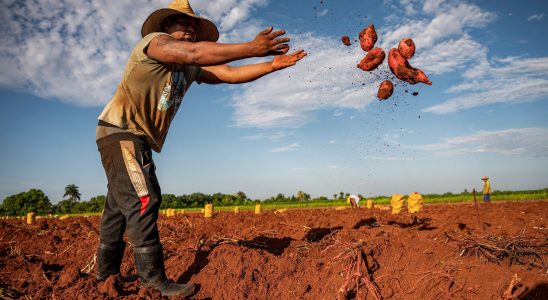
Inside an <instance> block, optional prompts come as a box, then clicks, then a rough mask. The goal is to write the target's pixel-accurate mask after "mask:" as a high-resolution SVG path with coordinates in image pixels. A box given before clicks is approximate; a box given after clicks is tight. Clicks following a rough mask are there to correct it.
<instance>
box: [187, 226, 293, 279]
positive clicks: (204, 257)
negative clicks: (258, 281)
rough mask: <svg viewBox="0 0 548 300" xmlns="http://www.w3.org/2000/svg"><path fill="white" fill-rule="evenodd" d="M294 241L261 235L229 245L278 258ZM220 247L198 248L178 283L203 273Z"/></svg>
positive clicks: (215, 245)
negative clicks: (258, 251) (213, 252)
mask: <svg viewBox="0 0 548 300" xmlns="http://www.w3.org/2000/svg"><path fill="white" fill-rule="evenodd" d="M293 240H294V239H292V238H290V237H283V238H275V237H267V236H263V235H260V236H257V237H255V238H253V239H252V240H238V241H236V242H230V243H229V244H231V245H236V246H242V247H245V248H247V249H257V250H263V251H267V252H269V253H271V254H274V255H276V256H280V255H282V254H283V253H284V251H285V249H286V248H287V247H289V245H290V244H291V241H293ZM220 245H222V243H213V244H211V245H210V246H208V247H207V248H206V249H201V248H198V250H197V251H196V255H195V256H194V262H193V263H192V265H190V266H189V267H188V269H187V270H186V271H185V272H184V273H183V274H181V276H179V278H178V279H177V282H178V283H186V282H189V281H190V278H191V277H192V276H193V275H195V274H198V273H200V271H202V269H203V268H204V267H205V266H207V264H208V263H209V259H208V257H209V255H210V254H211V252H212V251H213V250H214V249H215V248H217V247H218V246H220Z"/></svg>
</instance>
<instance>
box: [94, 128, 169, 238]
mask: <svg viewBox="0 0 548 300" xmlns="http://www.w3.org/2000/svg"><path fill="white" fill-rule="evenodd" d="M97 147H98V150H99V153H100V154H101V162H102V163H103V167H104V169H105V173H106V175H107V180H108V194H107V197H106V201H105V209H104V212H103V216H102V219H101V228H100V243H101V244H104V245H106V246H112V247H117V246H119V245H120V244H122V243H123V236H124V231H125V230H126V229H127V235H128V238H129V241H130V242H131V245H132V247H133V248H137V247H148V246H155V245H159V244H160V237H159V234H158V228H157V226H156V221H157V220H158V211H159V209H160V204H161V202H162V193H161V190H160V185H159V183H158V179H157V178H156V173H155V169H156V167H155V166H154V162H153V160H152V151H151V149H150V147H149V145H148V143H147V142H146V140H145V139H144V138H141V137H138V136H136V135H133V134H130V133H116V134H112V135H109V136H106V137H104V138H102V139H99V140H98V141H97Z"/></svg>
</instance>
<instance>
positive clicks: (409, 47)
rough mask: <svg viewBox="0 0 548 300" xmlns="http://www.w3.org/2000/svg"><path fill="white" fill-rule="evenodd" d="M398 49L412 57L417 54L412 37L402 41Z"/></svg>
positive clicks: (407, 56) (408, 57) (406, 55)
mask: <svg viewBox="0 0 548 300" xmlns="http://www.w3.org/2000/svg"><path fill="white" fill-rule="evenodd" d="M398 50H400V53H401V55H402V56H403V57H405V58H407V59H410V58H411V57H413V54H415V42H413V40H412V39H410V38H405V39H402V40H401V41H400V44H399V45H398Z"/></svg>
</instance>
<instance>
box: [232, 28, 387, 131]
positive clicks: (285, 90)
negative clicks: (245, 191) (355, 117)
mask: <svg viewBox="0 0 548 300" xmlns="http://www.w3.org/2000/svg"><path fill="white" fill-rule="evenodd" d="M291 36H292V37H293V40H294V43H295V45H298V47H299V48H303V49H315V50H314V51H313V52H311V53H309V55H308V56H307V57H305V58H304V59H303V60H302V61H300V62H299V63H298V64H297V65H296V66H294V67H292V68H290V69H287V70H283V71H280V72H277V73H274V74H270V75H269V76H267V77H264V78H262V79H260V80H258V81H255V82H253V83H252V84H247V85H245V86H244V87H243V89H242V90H241V91H240V92H237V93H236V94H235V95H234V96H233V97H232V101H233V102H232V103H233V106H234V108H235V113H234V122H235V125H236V126H239V127H258V128H275V127H279V128H295V127H299V126H302V125H303V124H305V123H307V122H309V121H310V120H312V119H313V118H314V113H315V112H316V111H318V110H320V109H325V108H336V109H337V108H352V109H357V110H363V109H364V108H365V106H366V105H367V104H369V103H371V102H373V101H375V100H376V96H375V95H376V86H374V85H373V84H370V85H367V84H366V85H365V86H362V83H372V82H374V81H375V79H373V78H374V76H371V75H370V74H366V73H364V72H361V71H359V70H358V69H357V68H356V61H359V59H360V56H363V51H361V49H357V47H354V48H346V47H345V46H344V45H342V44H341V43H340V41H338V40H335V39H332V38H329V37H322V36H316V35H313V34H310V33H307V34H303V35H298V34H297V35H291ZM342 51H344V52H346V51H349V52H350V53H348V54H347V55H340V53H341V52H342ZM378 72H380V70H379V71H378ZM335 74H336V75H335ZM333 76H337V77H338V78H345V80H335V79H334V77H333Z"/></svg>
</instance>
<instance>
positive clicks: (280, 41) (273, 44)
mask: <svg viewBox="0 0 548 300" xmlns="http://www.w3.org/2000/svg"><path fill="white" fill-rule="evenodd" d="M284 34H285V30H277V31H272V26H271V27H268V28H267V29H265V30H263V31H261V32H260V33H259V34H258V35H257V36H256V37H255V39H254V40H253V41H251V42H250V44H251V45H252V48H253V51H254V52H255V53H254V54H255V55H254V56H257V57H263V56H267V55H280V54H285V53H287V51H288V50H289V46H288V45H287V44H285V43H287V42H289V38H278V37H279V36H281V35H284Z"/></svg>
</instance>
